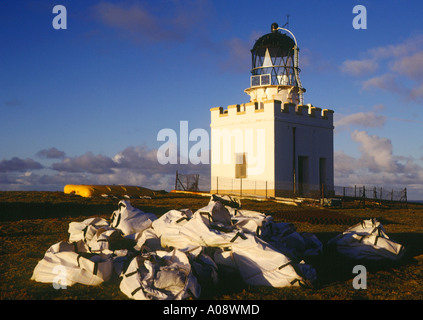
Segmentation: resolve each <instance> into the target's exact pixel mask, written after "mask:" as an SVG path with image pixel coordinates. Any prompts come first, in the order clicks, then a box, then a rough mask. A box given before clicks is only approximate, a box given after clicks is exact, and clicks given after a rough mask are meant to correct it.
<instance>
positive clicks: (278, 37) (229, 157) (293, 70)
mask: <svg viewBox="0 0 423 320" xmlns="http://www.w3.org/2000/svg"><path fill="white" fill-rule="evenodd" d="M251 55H252V69H251V77H250V87H249V88H247V89H245V92H246V93H247V94H248V95H249V96H250V102H247V103H243V104H234V105H229V106H228V107H227V109H225V110H224V109H223V108H222V107H217V108H212V109H211V110H210V111H211V124H210V127H211V192H213V193H228V194H242V195H258V196H267V197H278V196H315V195H320V194H321V193H322V192H325V194H330V193H331V192H332V191H333V185H334V184H333V128H334V127H333V111H332V110H330V109H323V110H322V109H321V108H317V107H314V106H312V105H311V104H307V105H305V104H304V103H303V94H304V92H305V89H304V88H303V87H302V85H301V81H300V77H299V73H300V68H299V63H298V61H299V48H298V46H297V41H296V38H295V36H294V35H293V34H292V33H291V32H290V31H289V30H287V29H283V28H279V27H278V25H277V24H276V23H273V24H272V26H271V32H270V33H268V34H265V35H263V36H262V37H260V38H259V39H258V40H257V41H256V42H255V44H254V46H253V48H252V49H251Z"/></svg>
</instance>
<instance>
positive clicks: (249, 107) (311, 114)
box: [210, 100, 334, 125]
mask: <svg viewBox="0 0 423 320" xmlns="http://www.w3.org/2000/svg"><path fill="white" fill-rule="evenodd" d="M210 112H211V120H212V122H213V121H219V119H222V118H227V119H228V121H229V119H231V120H241V118H242V117H246V118H249V117H250V116H252V117H257V118H263V117H264V118H268V117H270V118H273V119H274V118H276V119H278V118H280V119H285V120H291V121H306V122H310V121H320V120H322V121H325V122H326V124H327V125H328V124H332V123H333V113H334V111H333V110H331V109H323V110H322V109H321V108H318V107H314V106H313V105H311V104H307V105H295V104H293V103H282V102H281V101H280V100H266V101H263V102H249V103H244V104H235V105H229V106H228V107H227V109H223V108H222V107H216V108H211V109H210ZM222 120H223V119H222Z"/></svg>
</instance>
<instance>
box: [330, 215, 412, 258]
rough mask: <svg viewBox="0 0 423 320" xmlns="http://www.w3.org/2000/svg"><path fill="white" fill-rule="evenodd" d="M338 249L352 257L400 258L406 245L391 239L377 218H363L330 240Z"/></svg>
mask: <svg viewBox="0 0 423 320" xmlns="http://www.w3.org/2000/svg"><path fill="white" fill-rule="evenodd" d="M328 244H329V245H334V246H335V247H336V250H337V251H338V252H339V253H340V254H342V255H344V256H346V257H348V258H352V259H364V260H374V261H377V260H383V259H388V260H399V259H401V258H402V256H403V255H404V252H405V250H404V247H403V246H402V245H401V244H399V243H397V242H395V241H393V240H391V239H389V237H388V236H387V234H386V232H385V229H384V228H383V226H382V224H381V223H380V222H379V221H377V220H376V219H367V220H363V221H361V222H360V223H357V224H356V225H354V226H352V227H350V228H348V229H347V230H345V231H344V232H343V233H341V234H339V235H337V236H336V237H334V238H333V239H331V240H329V242H328Z"/></svg>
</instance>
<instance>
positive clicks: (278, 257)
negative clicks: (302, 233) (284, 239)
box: [214, 234, 316, 288]
mask: <svg viewBox="0 0 423 320" xmlns="http://www.w3.org/2000/svg"><path fill="white" fill-rule="evenodd" d="M214 258H215V262H216V263H217V264H218V266H219V267H220V265H222V266H223V267H226V268H232V269H234V268H236V269H237V270H238V272H239V274H240V275H241V277H242V279H243V280H244V282H245V283H247V284H251V285H262V286H272V287H278V288H281V287H287V286H299V285H300V284H305V283H311V282H313V281H315V280H316V274H315V270H314V268H312V267H311V266H307V265H304V266H303V268H305V270H307V275H306V276H307V277H305V276H304V275H300V274H299V273H298V271H299V270H300V268H297V270H298V271H297V270H296V269H295V268H296V264H295V263H294V262H293V261H292V260H290V259H289V258H288V257H287V256H285V255H284V254H283V253H281V252H279V251H277V250H275V249H274V248H273V247H272V246H270V245H269V244H268V243H266V242H265V241H263V240H261V239H259V238H258V237H256V236H253V235H250V234H243V235H241V236H239V237H237V238H236V239H235V240H234V241H233V242H232V243H231V245H230V246H228V247H226V248H224V250H220V251H216V253H215V255H214Z"/></svg>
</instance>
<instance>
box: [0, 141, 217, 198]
mask: <svg viewBox="0 0 423 320" xmlns="http://www.w3.org/2000/svg"><path fill="white" fill-rule="evenodd" d="M47 151H48V150H46V152H42V155H46V154H47ZM36 169H37V170H38V169H43V170H42V172H40V171H37V173H36V172H33V171H30V170H36ZM176 170H178V171H179V172H180V173H183V174H191V173H196V174H199V175H200V188H203V190H208V188H209V186H210V165H208V164H199V165H194V164H192V163H189V164H174V165H161V164H160V163H159V162H158V160H157V150H155V149H148V148H147V147H145V146H136V147H133V146H131V147H127V148H125V149H124V150H122V151H121V152H119V153H117V154H116V155H115V156H113V157H108V156H104V155H95V154H93V153H92V152H86V153H85V154H83V155H80V156H76V157H65V158H63V159H62V160H61V161H59V162H55V163H53V164H52V165H51V167H50V168H46V167H44V166H42V165H41V164H40V163H38V162H35V161H33V160H32V159H25V160H22V159H19V158H13V159H11V160H3V161H1V162H0V189H2V190H63V188H64V186H65V185H66V184H127V185H139V186H144V187H147V188H151V189H156V190H158V189H160V190H162V189H164V190H168V191H169V190H171V189H172V188H173V187H174V185H175V174H176Z"/></svg>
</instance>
